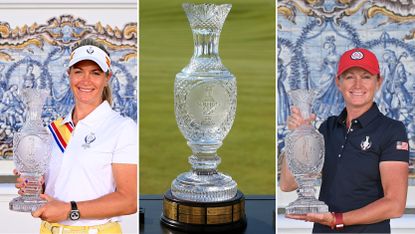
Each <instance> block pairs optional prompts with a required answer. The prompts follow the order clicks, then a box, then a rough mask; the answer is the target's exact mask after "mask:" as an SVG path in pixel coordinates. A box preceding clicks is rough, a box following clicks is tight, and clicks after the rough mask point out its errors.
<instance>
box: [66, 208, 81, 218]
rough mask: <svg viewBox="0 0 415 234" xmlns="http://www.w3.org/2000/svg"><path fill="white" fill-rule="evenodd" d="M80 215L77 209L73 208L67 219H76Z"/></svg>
mask: <svg viewBox="0 0 415 234" xmlns="http://www.w3.org/2000/svg"><path fill="white" fill-rule="evenodd" d="M80 217H81V216H80V215H79V211H77V210H73V211H71V213H70V214H69V219H71V220H78V219H79V218H80Z"/></svg>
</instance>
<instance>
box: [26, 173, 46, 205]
mask: <svg viewBox="0 0 415 234" xmlns="http://www.w3.org/2000/svg"><path fill="white" fill-rule="evenodd" d="M22 177H23V178H25V179H26V180H27V182H26V186H25V189H24V195H23V196H24V197H25V198H26V199H29V200H30V199H31V198H32V197H36V196H39V194H41V193H42V182H41V180H42V176H29V175H24V174H22Z"/></svg>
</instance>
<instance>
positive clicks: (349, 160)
mask: <svg viewBox="0 0 415 234" xmlns="http://www.w3.org/2000/svg"><path fill="white" fill-rule="evenodd" d="M346 116H347V112H346V109H344V110H343V112H342V113H341V114H340V115H339V116H332V117H329V118H328V119H327V120H326V121H325V122H323V123H322V124H321V126H320V128H319V131H320V133H321V134H323V136H324V140H325V149H326V154H325V159H324V166H323V171H322V184H321V190H320V200H321V201H324V202H325V203H326V204H327V205H328V206H329V210H330V211H331V212H341V213H343V212H347V211H351V210H355V209H359V208H362V207H364V206H366V205H368V204H370V203H372V202H374V201H376V200H378V199H380V198H382V197H383V188H382V182H381V178H380V171H379V163H380V162H381V161H404V162H408V161H409V150H408V147H409V146H408V138H407V134H406V129H405V126H404V125H403V123H402V122H400V121H396V120H393V119H390V118H388V117H386V116H384V115H383V114H382V113H381V112H380V111H379V109H378V107H377V105H376V103H373V105H372V107H371V108H370V109H369V110H368V111H367V112H366V113H364V114H363V115H361V116H360V117H359V118H357V119H354V120H352V122H351V126H350V128H349V129H348V128H347V127H346ZM321 232H338V231H336V230H331V229H330V227H328V226H324V225H321V224H318V223H316V224H314V228H313V233H321ZM342 232H349V233H350V232H351V233H390V225H389V220H384V221H382V222H379V223H374V224H368V225H352V226H345V228H344V229H343V231H342Z"/></svg>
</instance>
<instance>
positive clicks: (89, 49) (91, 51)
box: [86, 47, 94, 54]
mask: <svg viewBox="0 0 415 234" xmlns="http://www.w3.org/2000/svg"><path fill="white" fill-rule="evenodd" d="M86 52H88V54H92V53H94V49H93V48H92V47H89V48H88V49H87V50H86Z"/></svg>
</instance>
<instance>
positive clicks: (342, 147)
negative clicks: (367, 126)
mask: <svg viewBox="0 0 415 234" xmlns="http://www.w3.org/2000/svg"><path fill="white" fill-rule="evenodd" d="M357 122H358V121H357V120H353V121H352V122H351V123H350V124H351V125H350V128H349V129H347V132H346V135H345V136H344V143H343V144H342V145H341V150H340V154H338V155H337V157H338V158H341V157H342V153H343V150H344V146H345V145H346V142H347V137H348V135H349V133H350V132H353V131H354V129H353V128H352V127H353V123H355V124H357Z"/></svg>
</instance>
